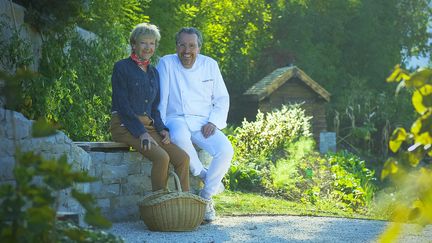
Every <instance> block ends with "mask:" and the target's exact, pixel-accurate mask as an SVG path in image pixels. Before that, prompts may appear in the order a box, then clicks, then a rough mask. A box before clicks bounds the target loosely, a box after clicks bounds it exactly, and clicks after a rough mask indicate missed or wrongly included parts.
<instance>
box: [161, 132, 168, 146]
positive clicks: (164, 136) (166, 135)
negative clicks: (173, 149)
mask: <svg viewBox="0 0 432 243" xmlns="http://www.w3.org/2000/svg"><path fill="white" fill-rule="evenodd" d="M160 135H161V136H162V143H163V144H170V143H171V137H170V134H169V132H168V131H167V130H162V131H161V132H160Z"/></svg>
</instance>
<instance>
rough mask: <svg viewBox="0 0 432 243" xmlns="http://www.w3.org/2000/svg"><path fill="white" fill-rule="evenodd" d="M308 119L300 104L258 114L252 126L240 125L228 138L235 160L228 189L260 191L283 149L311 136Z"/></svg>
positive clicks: (229, 172) (282, 153) (246, 123)
mask: <svg viewBox="0 0 432 243" xmlns="http://www.w3.org/2000/svg"><path fill="white" fill-rule="evenodd" d="M309 120H310V117H307V116H306V115H305V111H304V110H303V109H302V108H301V107H300V105H299V104H296V105H289V106H283V107H282V108H281V109H275V110H274V111H272V112H269V113H266V114H264V113H261V112H258V114H257V116H256V120H255V121H253V122H248V121H246V120H244V121H243V124H242V126H240V127H237V128H236V129H234V130H231V134H229V135H228V137H229V139H230V141H231V143H232V144H233V147H234V148H235V151H234V159H233V163H232V166H231V168H230V169H229V171H228V176H227V180H228V182H229V187H230V188H231V189H242V190H245V189H246V190H251V189H254V190H260V189H262V188H263V187H265V185H266V184H269V183H270V184H271V182H269V181H268V178H270V176H269V174H270V168H271V166H272V164H273V163H274V162H275V161H277V160H278V159H279V158H282V157H284V155H285V154H284V147H285V145H286V144H289V143H290V142H292V141H293V140H295V139H296V138H298V137H301V136H311V131H310V123H309Z"/></svg>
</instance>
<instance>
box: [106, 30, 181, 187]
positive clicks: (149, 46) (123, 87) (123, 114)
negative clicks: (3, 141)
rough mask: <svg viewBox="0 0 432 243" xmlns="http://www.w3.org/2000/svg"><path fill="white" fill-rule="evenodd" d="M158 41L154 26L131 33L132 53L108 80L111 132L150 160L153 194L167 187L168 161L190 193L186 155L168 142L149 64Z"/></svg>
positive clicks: (155, 74)
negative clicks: (109, 82)
mask: <svg viewBox="0 0 432 243" xmlns="http://www.w3.org/2000/svg"><path fill="white" fill-rule="evenodd" d="M159 40H160V33H159V30H158V28H157V27H156V26H155V25H152V24H147V23H143V24H139V25H137V26H136V27H135V28H134V29H133V30H132V33H131V36H130V46H131V50H132V53H131V55H130V57H128V58H126V59H123V60H120V61H118V62H117V63H116V64H115V65H114V70H113V74H112V78H111V82H112V109H111V112H112V120H111V127H110V130H111V134H112V138H113V140H114V141H116V142H122V143H126V144H128V145H130V146H132V147H133V148H134V149H135V150H137V151H139V152H140V153H141V154H142V155H143V156H145V157H147V158H148V159H150V160H151V161H152V163H153V165H152V171H151V181H152V190H153V191H157V190H160V189H165V188H166V186H167V180H168V164H169V162H171V163H172V164H173V165H174V169H175V171H176V173H177V175H178V176H179V178H180V182H181V186H182V190H183V191H189V156H188V155H187V154H186V153H185V152H184V151H183V150H181V149H180V148H179V147H177V146H176V145H174V144H172V143H171V142H170V135H169V131H168V128H166V127H165V125H164V124H163V122H162V119H161V117H160V113H159V110H158V105H159V74H158V71H157V70H156V68H155V67H153V66H152V65H150V58H151V57H152V56H153V54H154V52H155V49H156V47H157V44H158V42H159Z"/></svg>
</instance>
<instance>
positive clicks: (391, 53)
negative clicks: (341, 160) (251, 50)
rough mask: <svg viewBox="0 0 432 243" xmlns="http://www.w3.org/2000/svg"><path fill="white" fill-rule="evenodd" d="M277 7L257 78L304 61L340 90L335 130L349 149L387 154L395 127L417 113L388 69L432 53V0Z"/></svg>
mask: <svg viewBox="0 0 432 243" xmlns="http://www.w3.org/2000/svg"><path fill="white" fill-rule="evenodd" d="M428 4H429V5H428ZM271 9H272V10H271V12H272V22H271V27H272V34H273V38H272V39H271V41H269V42H268V43H266V47H265V48H264V50H263V51H262V53H261V57H260V59H259V60H258V66H259V67H260V69H258V70H257V72H256V73H257V75H256V76H257V79H256V80H259V78H261V77H263V76H264V75H266V74H268V73H269V72H271V71H273V70H274V69H275V68H276V67H280V66H286V65H288V64H294V65H296V66H298V67H300V68H301V69H303V70H304V71H305V72H306V73H308V75H309V76H311V77H312V78H313V79H314V80H316V81H318V83H319V84H320V85H322V86H323V87H324V88H326V89H327V90H328V91H329V92H330V93H331V94H332V100H331V102H330V105H329V107H328V115H327V118H328V124H329V125H330V124H333V123H334V121H333V118H334V117H338V118H339V120H338V121H337V125H338V127H335V126H333V129H334V130H335V131H336V130H337V129H339V133H338V136H339V138H340V140H341V142H342V143H345V142H346V143H345V145H347V149H351V150H352V151H355V152H357V153H362V154H364V155H368V156H370V157H371V158H376V157H383V156H386V152H385V151H387V146H386V145H385V144H387V142H384V141H388V137H389V135H388V134H387V133H388V131H390V129H392V128H393V127H394V126H395V125H400V124H405V123H406V122H408V121H409V120H410V119H411V118H412V112H411V111H410V110H409V109H408V105H409V104H408V103H407V102H406V100H404V99H395V98H394V97H393V95H392V90H391V89H389V88H388V87H387V86H385V85H384V84H383V83H382V82H380V80H383V79H384V78H385V76H386V75H387V74H386V73H385V72H382V70H389V69H390V68H391V67H392V66H393V65H394V63H399V62H400V61H401V60H403V61H406V60H408V59H409V57H410V56H412V55H414V56H416V55H422V54H425V53H430V51H431V45H430V44H428V39H429V36H430V35H429V34H428V32H427V30H426V28H427V26H428V22H429V21H430V16H431V7H430V1H429V0H416V1H408V0H390V1H384V2H382V1H381V2H378V1H372V0H355V1H346V0H330V1H321V2H319V1H304V0H293V1H273V4H271ZM256 80H255V81H256ZM369 97H373V98H370V99H369ZM394 109H397V112H394ZM347 112H348V113H351V114H349V115H348V114H347ZM351 115H354V116H351ZM353 118H355V120H354V122H355V125H356V126H355V127H353V126H352V121H353ZM383 131H385V133H384V134H383Z"/></svg>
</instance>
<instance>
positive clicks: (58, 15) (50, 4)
mask: <svg viewBox="0 0 432 243" xmlns="http://www.w3.org/2000/svg"><path fill="white" fill-rule="evenodd" d="M15 2H17V3H18V4H20V5H22V6H24V7H25V8H26V12H25V16H24V21H25V22H26V23H29V24H30V25H32V26H33V27H35V28H36V29H38V30H40V31H59V30H61V29H62V28H63V27H64V26H68V25H70V24H73V23H75V22H76V20H77V19H78V18H79V17H80V15H81V13H82V11H83V8H84V2H85V1H84V0H69V1H65V2H62V1H56V0H15Z"/></svg>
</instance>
